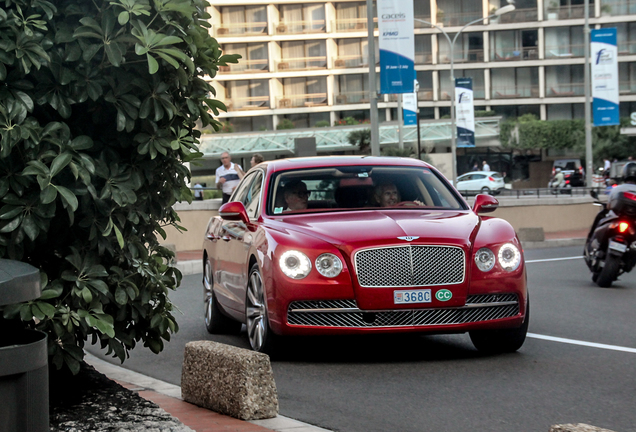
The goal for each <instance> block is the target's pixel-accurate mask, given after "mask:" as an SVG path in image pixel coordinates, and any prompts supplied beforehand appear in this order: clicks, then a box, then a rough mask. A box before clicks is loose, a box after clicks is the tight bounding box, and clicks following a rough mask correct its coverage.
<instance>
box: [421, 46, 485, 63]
mask: <svg viewBox="0 0 636 432" xmlns="http://www.w3.org/2000/svg"><path fill="white" fill-rule="evenodd" d="M449 54H450V53H449V52H447V51H440V53H439V58H438V61H439V62H440V63H450V56H449ZM483 61H484V50H483V49H475V50H460V51H454V52H453V63H465V62H483ZM416 63H417V62H416Z"/></svg>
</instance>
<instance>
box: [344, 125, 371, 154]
mask: <svg viewBox="0 0 636 432" xmlns="http://www.w3.org/2000/svg"><path fill="white" fill-rule="evenodd" d="M347 141H349V144H352V145H357V146H358V147H360V152H361V153H363V154H369V153H370V152H371V129H359V130H354V131H353V132H351V133H349V135H347Z"/></svg>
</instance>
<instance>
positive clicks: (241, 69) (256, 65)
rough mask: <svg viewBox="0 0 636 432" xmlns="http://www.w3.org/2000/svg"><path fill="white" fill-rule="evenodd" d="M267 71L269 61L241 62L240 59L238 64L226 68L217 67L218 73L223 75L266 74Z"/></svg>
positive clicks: (231, 64)
mask: <svg viewBox="0 0 636 432" xmlns="http://www.w3.org/2000/svg"><path fill="white" fill-rule="evenodd" d="M268 70H269V60H267V59H258V60H243V59H240V60H239V62H238V63H236V64H234V63H230V64H228V65H227V66H219V71H220V72H225V73H257V72H267V71H268Z"/></svg>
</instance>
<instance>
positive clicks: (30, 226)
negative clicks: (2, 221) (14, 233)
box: [22, 214, 40, 241]
mask: <svg viewBox="0 0 636 432" xmlns="http://www.w3.org/2000/svg"><path fill="white" fill-rule="evenodd" d="M22 229H23V230H24V233H25V234H26V235H27V237H29V238H30V239H31V241H34V240H35V239H36V238H37V237H38V234H40V229H39V228H38V226H37V225H36V224H35V221H34V220H33V216H31V215H30V214H29V215H27V216H25V217H24V220H23V221H22Z"/></svg>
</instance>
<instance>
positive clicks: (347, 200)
mask: <svg viewBox="0 0 636 432" xmlns="http://www.w3.org/2000/svg"><path fill="white" fill-rule="evenodd" d="M271 181H272V183H271V186H270V188H269V190H270V191H272V193H271V194H270V196H269V199H268V208H267V213H268V214H270V215H280V214H288V213H311V212H328V211H342V210H351V209H371V208H378V207H384V208H399V209H424V208H427V209H428V208H439V209H455V210H459V209H462V210H465V209H467V208H466V207H465V204H464V203H463V201H461V199H460V198H459V197H458V196H457V194H456V192H455V191H454V189H452V188H451V187H450V186H449V185H448V184H447V182H446V181H444V180H442V179H441V178H440V177H438V176H437V174H435V173H434V172H432V171H431V170H430V169H428V168H419V167H412V168H411V167H385V166H382V167H377V166H376V167H373V166H354V167H337V168H336V167H334V168H312V169H304V170H294V171H284V172H281V173H278V174H276V175H275V176H273V177H272V180H271ZM382 194H385V195H387V194H393V195H394V196H395V195H397V198H398V199H397V201H396V200H395V199H392V200H384V201H383V200H382V198H381V195H382ZM379 196H380V199H379V198H378V197H379Z"/></svg>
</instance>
